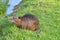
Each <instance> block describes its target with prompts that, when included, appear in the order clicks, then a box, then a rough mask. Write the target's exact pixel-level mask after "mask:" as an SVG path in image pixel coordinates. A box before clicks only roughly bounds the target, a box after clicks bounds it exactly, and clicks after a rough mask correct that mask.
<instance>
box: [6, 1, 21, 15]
mask: <svg viewBox="0 0 60 40" xmlns="http://www.w3.org/2000/svg"><path fill="white" fill-rule="evenodd" d="M21 1H22V0H9V3H8V4H9V5H10V6H9V7H8V8H7V11H6V14H7V15H9V14H11V13H12V12H13V9H14V6H16V5H18V4H19V3H20V2H21Z"/></svg>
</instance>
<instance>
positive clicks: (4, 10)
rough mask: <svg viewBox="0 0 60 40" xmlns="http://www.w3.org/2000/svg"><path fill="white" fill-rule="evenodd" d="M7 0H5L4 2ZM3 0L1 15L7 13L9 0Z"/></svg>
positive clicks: (1, 2) (0, 3)
mask: <svg viewBox="0 0 60 40" xmlns="http://www.w3.org/2000/svg"><path fill="white" fill-rule="evenodd" d="M4 1H5V2H4ZM4 1H3V0H1V1H0V15H5V14H6V13H5V12H6V8H7V6H8V0H4Z"/></svg>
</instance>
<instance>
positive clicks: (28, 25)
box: [12, 14, 39, 30]
mask: <svg viewBox="0 0 60 40" xmlns="http://www.w3.org/2000/svg"><path fill="white" fill-rule="evenodd" d="M12 22H13V23H15V24H16V25H17V27H19V28H22V29H29V30H37V29H39V27H38V25H39V20H38V19H37V18H36V16H34V15H32V14H25V15H23V16H18V17H13V19H12Z"/></svg>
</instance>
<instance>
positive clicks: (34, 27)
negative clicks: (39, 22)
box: [30, 25, 39, 31]
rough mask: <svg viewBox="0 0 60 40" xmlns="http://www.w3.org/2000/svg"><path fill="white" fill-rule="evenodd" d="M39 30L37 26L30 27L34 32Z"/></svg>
mask: <svg viewBox="0 0 60 40" xmlns="http://www.w3.org/2000/svg"><path fill="white" fill-rule="evenodd" d="M38 29H39V28H38V26H36V25H32V26H31V27H30V30H32V31H35V30H38Z"/></svg>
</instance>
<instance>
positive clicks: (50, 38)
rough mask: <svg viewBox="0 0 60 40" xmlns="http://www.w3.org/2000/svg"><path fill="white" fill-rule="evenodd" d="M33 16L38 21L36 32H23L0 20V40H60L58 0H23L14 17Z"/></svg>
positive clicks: (59, 3) (6, 20) (5, 20)
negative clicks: (28, 14)
mask: <svg viewBox="0 0 60 40" xmlns="http://www.w3.org/2000/svg"><path fill="white" fill-rule="evenodd" d="M26 13H31V14H34V15H35V16H36V17H37V18H38V19H39V23H40V25H39V27H40V29H41V30H42V31H41V32H40V33H37V31H30V30H23V29H19V28H17V27H16V25H15V24H12V23H11V22H10V21H9V20H10V17H9V18H8V19H7V18H4V17H1V18H0V24H1V25H0V40H60V0H44V1H42V0H23V2H22V3H21V4H20V5H19V6H18V8H16V9H15V12H14V15H18V16H22V15H24V14H26Z"/></svg>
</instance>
